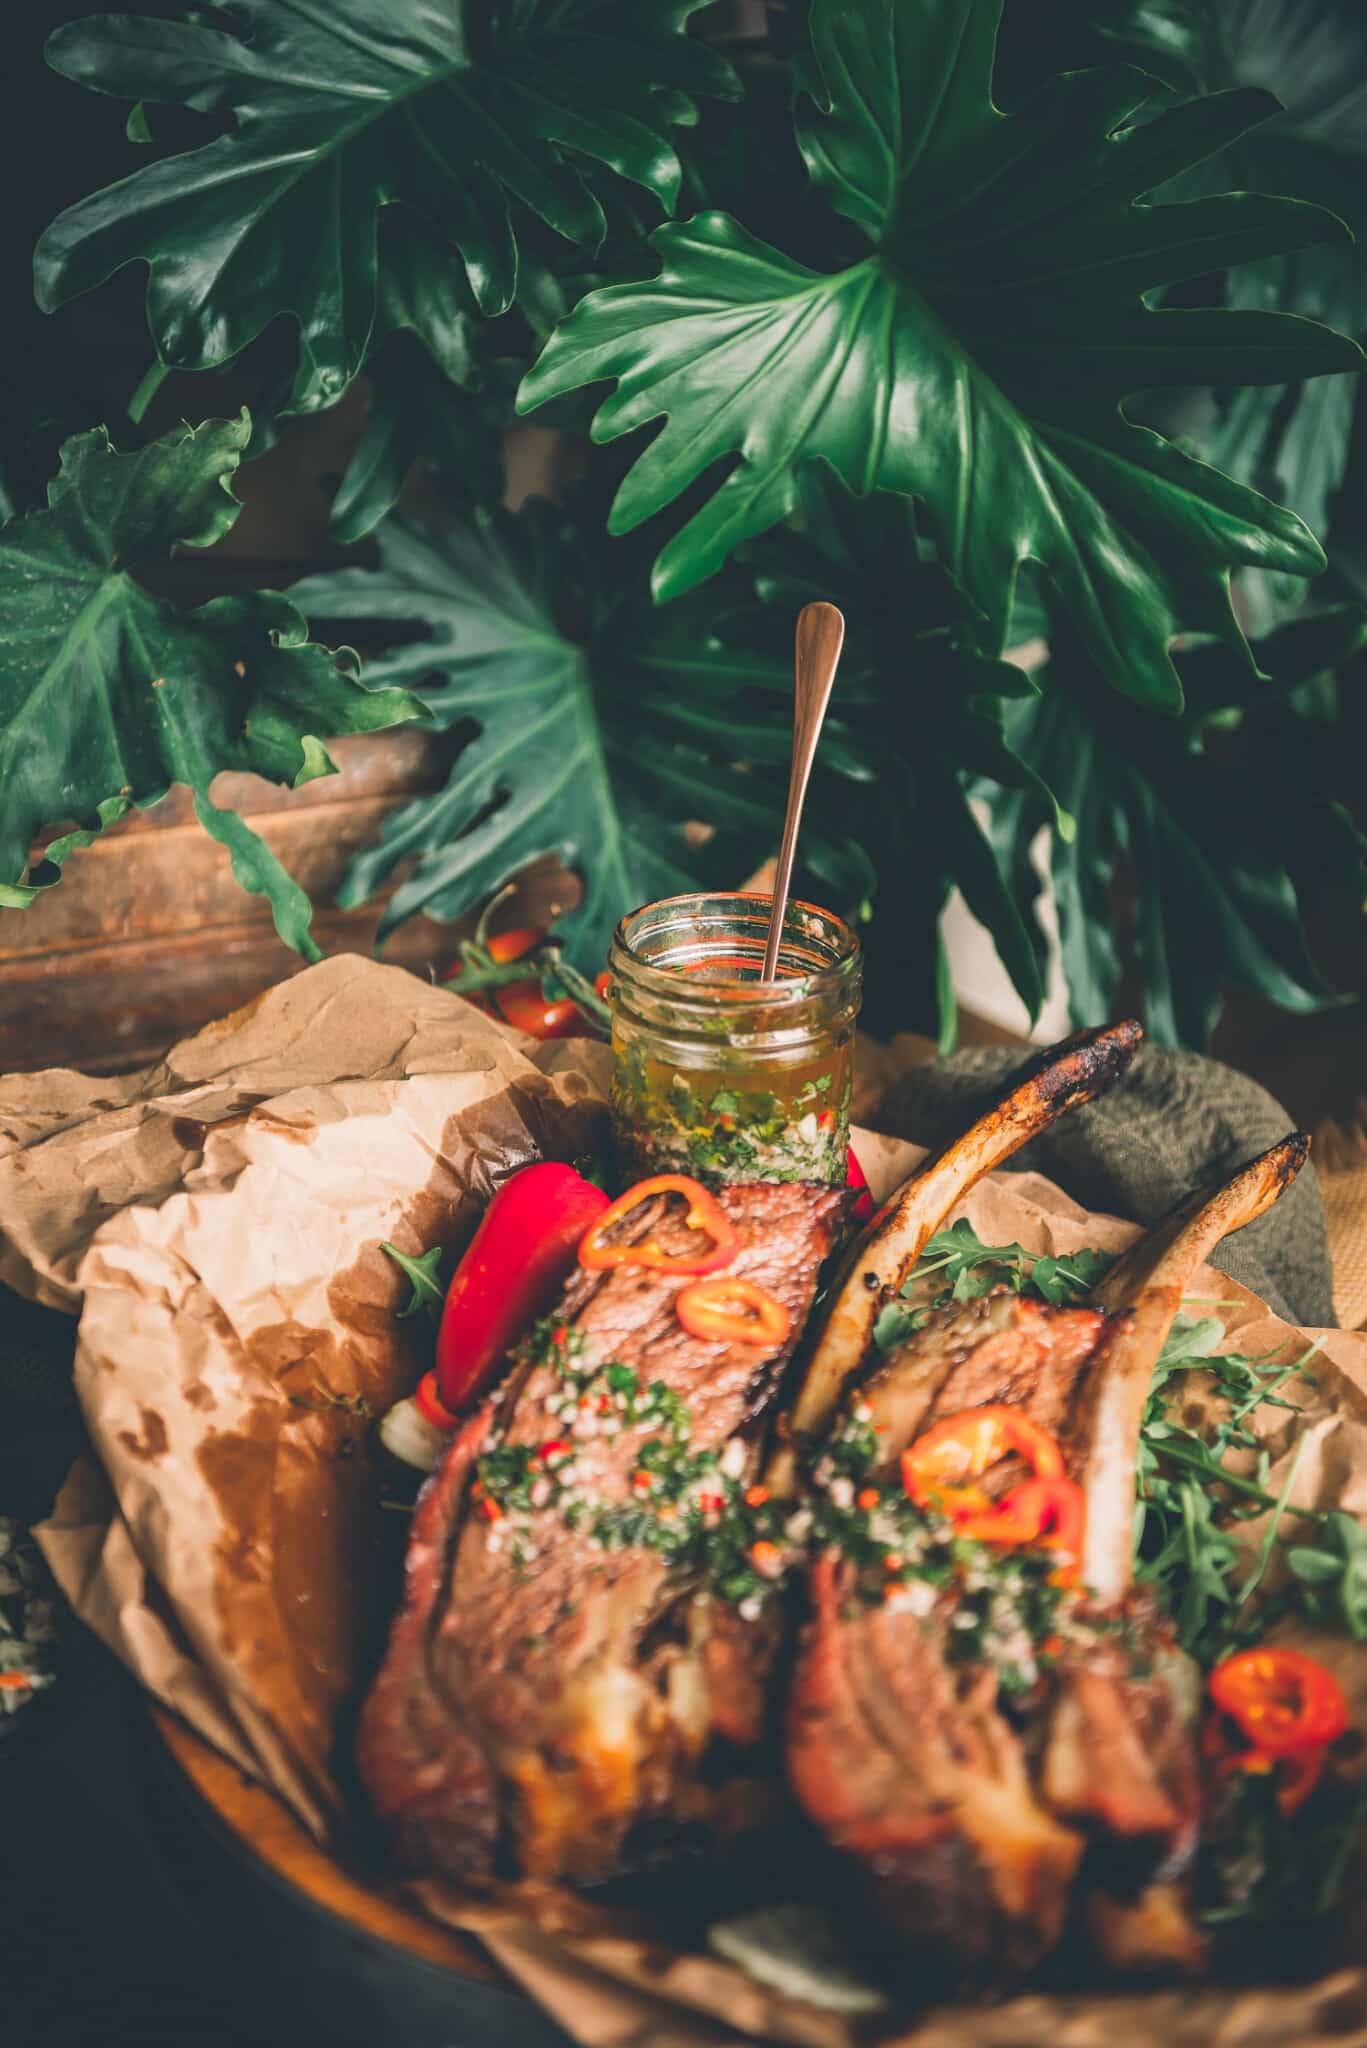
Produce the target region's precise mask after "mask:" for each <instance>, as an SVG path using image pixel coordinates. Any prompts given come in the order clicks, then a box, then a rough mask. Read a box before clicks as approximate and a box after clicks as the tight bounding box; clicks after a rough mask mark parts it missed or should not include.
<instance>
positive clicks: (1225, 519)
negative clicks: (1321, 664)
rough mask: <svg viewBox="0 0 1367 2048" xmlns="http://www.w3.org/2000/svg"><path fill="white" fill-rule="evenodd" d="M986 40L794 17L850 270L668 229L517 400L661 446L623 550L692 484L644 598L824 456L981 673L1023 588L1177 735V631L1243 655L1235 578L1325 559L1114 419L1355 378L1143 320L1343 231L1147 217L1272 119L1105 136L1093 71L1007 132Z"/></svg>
mask: <svg viewBox="0 0 1367 2048" xmlns="http://www.w3.org/2000/svg"><path fill="white" fill-rule="evenodd" d="M999 13H1000V0H864V4H863V5H861V6H859V7H857V8H854V7H850V6H848V5H846V4H844V0H812V6H811V15H810V20H811V33H812V43H813V62H812V67H811V70H810V72H809V74H808V77H809V85H810V90H811V94H812V99H811V101H810V102H809V103H808V105H807V106H806V107H805V109H804V110H803V111H802V112H801V113H800V115H799V141H800V143H801V146H802V149H803V152H804V155H805V157H806V160H807V164H808V169H809V172H810V175H811V177H812V180H813V182H814V183H815V185H816V186H817V188H818V189H819V190H820V191H821V192H823V193H824V195H825V196H826V198H827V199H828V200H829V202H830V204H831V205H832V206H833V207H834V208H835V209H836V211H837V212H838V213H839V214H841V215H842V216H843V217H844V218H845V220H847V221H848V222H850V223H852V230H851V233H852V234H853V233H854V232H855V231H857V234H858V236H859V237H860V238H861V240H862V245H863V247H864V249H865V251H866V253H864V254H862V255H861V254H858V253H857V252H855V253H856V260H853V261H850V262H848V263H847V264H846V265H845V266H844V267H843V268H839V269H836V270H834V271H831V272H820V271H815V270H812V269H810V268H808V267H807V266H805V265H802V264H799V263H796V262H794V261H792V260H791V259H790V258H788V257H787V256H785V255H783V254H782V253H781V252H780V251H778V250H777V249H774V248H772V247H769V246H767V245H766V244H764V243H761V242H759V241H757V240H756V239H755V237H754V236H752V235H750V234H748V233H747V232H746V230H745V229H744V228H742V227H741V226H739V225H738V223H737V222H735V221H734V220H732V219H731V218H730V217H729V216H727V215H723V214H718V213H704V214H700V215H699V216H698V217H697V218H696V219H694V220H692V221H689V222H685V223H682V224H677V225H674V224H671V225H667V226H666V227H664V228H661V229H658V230H657V231H656V233H655V235H654V236H653V237H652V240H653V242H654V245H655V247H656V248H657V250H658V252H659V255H660V265H661V267H660V272H659V275H658V277H656V278H653V279H649V280H646V281H644V282H641V283H632V284H624V285H619V286H612V287H609V288H607V289H605V290H602V291H598V292H594V293H591V294H590V295H589V296H588V297H587V298H585V299H584V300H582V301H581V302H580V304H579V305H578V306H577V307H576V308H575V310H574V311H573V312H572V313H571V314H570V316H569V318H568V319H567V320H565V321H564V322H563V324H562V325H561V326H560V327H559V328H558V330H557V331H556V333H555V334H553V335H552V337H551V339H550V342H549V343H548V345H547V347H546V349H545V350H544V351H543V353H542V355H541V357H540V359H539V361H538V362H537V363H536V364H535V365H534V367H533V369H532V370H531V372H530V373H529V375H528V377H527V378H526V380H525V381H524V384H523V389H522V397H521V401H520V402H521V404H522V405H523V407H524V409H529V408H531V407H534V406H536V405H539V404H540V403H541V402H543V401H544V400H546V399H549V398H554V397H556V396H558V395H560V394H563V393H565V392H567V391H570V390H573V389H576V388H578V387H580V386H583V385H587V384H593V383H598V382H601V381H604V380H608V379H611V380H613V381H615V384H616V390H615V391H614V392H613V393H612V394H611V395H610V396H609V397H608V398H606V399H605V400H604V401H603V403H602V405H601V406H600V408H599V411H598V413H597V416H596V420H595V425H594V434H595V438H596V439H598V440H600V441H609V440H612V439H615V438H616V437H617V436H618V435H621V434H625V433H628V432H630V431H632V430H634V429H638V428H642V427H645V426H647V425H650V424H652V423H654V424H657V425H658V427H659V431H658V432H657V433H656V434H655V436H654V438H653V439H652V440H651V442H650V444H649V446H648V447H647V448H646V449H645V451H644V453H642V454H641V455H640V456H638V458H637V460H636V462H635V464H634V466H633V467H632V469H631V470H630V472H629V474H628V475H627V477H626V479H625V481H624V483H623V485H622V487H621V490H620V492H619V493H618V496H617V499H616V502H615V505H614V507H613V513H612V521H611V524H612V527H613V530H614V531H616V532H624V531H627V530H628V529H630V528H633V527H635V526H637V525H638V524H640V523H641V522H643V521H645V520H647V519H649V518H650V517H651V516H652V515H654V514H657V513H659V512H661V511H662V510H664V508H666V507H668V506H670V505H673V504H674V503H675V502H676V501H677V500H678V499H679V498H680V496H681V495H682V494H683V493H685V492H686V491H690V490H691V489H693V487H695V486H697V485H698V484H699V480H700V479H702V478H704V477H706V479H707V483H708V485H709V486H711V485H714V484H715V488H712V489H711V491H710V495H708V496H706V498H705V500H704V502H702V504H701V505H700V506H699V507H698V508H697V509H695V510H693V511H692V515H691V516H690V517H689V518H688V520H687V522H686V523H685V525H684V526H683V528H682V530H681V531H680V532H678V533H677V534H676V535H675V536H674V538H673V539H672V540H671V541H669V542H668V543H667V544H666V546H665V548H664V550H663V552H662V553H661V555H660V557H659V560H658V562H657V564H656V569H655V588H656V591H657V594H658V595H659V596H661V597H670V596H673V595H675V594H676V593H678V592H680V591H683V590H687V589H688V588H690V587H691V586H693V585H695V584H697V583H699V582H700V581H702V580H703V579H704V578H706V577H708V576H710V575H712V574H713V573H714V572H715V571H716V570H717V569H718V568H719V567H720V565H721V564H722V562H723V561H725V559H726V558H727V556H728V555H729V554H730V553H731V552H732V550H733V549H734V548H735V547H736V546H737V545H738V544H739V543H741V542H743V541H744V540H746V539H748V538H750V537H752V536H754V535H756V534H759V533H761V532H763V531H765V530H766V529H768V528H769V527H772V526H774V525H775V524H776V523H777V522H779V521H780V520H783V519H785V518H787V517H788V516H789V515H790V514H791V512H792V511H793V508H794V504H795V502H796V492H797V489H798V480H799V476H800V474H801V471H802V469H803V467H804V465H806V464H808V463H810V462H812V461H813V460H814V459H817V458H819V459H821V460H823V461H824V462H826V463H828V464H829V465H830V466H831V467H832V468H833V469H835V470H836V471H837V472H838V473H839V475H840V476H841V478H842V479H843V480H844V482H845V483H846V484H847V485H848V486H849V487H850V488H851V489H852V490H855V491H857V492H867V491H870V490H873V489H882V490H888V491H895V492H898V493H902V494H905V495H907V496H910V497H915V498H917V499H919V500H921V501H922V502H923V503H924V505H925V508H926V515H927V519H928V523H929V526H930V530H931V532H932V534H933V536H934V538H935V541H936V543H937V546H938V548H939V550H940V553H941V557H942V559H943V561H944V562H945V564H946V566H947V567H948V568H949V570H950V571H951V573H952V574H953V575H954V577H955V578H956V580H957V581H958V583H959V584H960V586H961V587H962V589H963V590H964V591H965V592H966V594H967V595H968V597H969V599H970V600H971V602H972V604H973V606H974V608H975V611H976V614H977V618H978V626H977V638H978V645H979V647H980V648H981V650H982V651H983V652H985V653H987V654H989V655H990V654H995V653H997V652H998V651H999V650H1000V647H1001V645H1002V644H1003V639H1004V635H1005V631H1006V625H1007V620H1008V617H1009V611H1010V604H1011V593H1012V587H1013V584H1014V581H1015V577H1016V573H1017V569H1018V566H1019V564H1020V562H1021V561H1022V560H1024V559H1026V558H1030V559H1033V560H1035V561H1037V562H1039V563H1041V564H1042V565H1043V567H1044V569H1045V570H1046V572H1047V574H1048V576H1049V579H1050V582H1051V584H1052V586H1053V588H1054V591H1055V592H1056V594H1057V597H1058V599H1059V601H1060V602H1061V604H1062V605H1063V606H1064V607H1065V608H1066V609H1067V611H1068V612H1069V614H1070V615H1071V617H1072V619H1073V621H1074V624H1075V626H1076V629H1077V631H1078V632H1079V634H1080V635H1081V636H1082V638H1083V640H1084V643H1085V644H1086V646H1087V648H1088V650H1089V652H1090V654H1091V656H1092V658H1093V660H1094V661H1095V662H1096V664H1097V665H1098V667H1099V668H1100V669H1101V670H1102V672H1103V673H1104V674H1105V675H1107V676H1108V677H1109V678H1110V679H1111V681H1112V682H1114V683H1115V684H1117V685H1118V686H1119V687H1120V688H1122V689H1124V690H1126V691H1127V692H1129V693H1130V694H1131V695H1133V696H1135V697H1138V698H1142V699H1146V700H1148V701H1149V702H1152V703H1154V704H1158V705H1163V706H1166V707H1168V708H1175V707H1176V706H1178V705H1179V704H1180V701H1181V697H1180V688H1179V685H1178V681H1177V677H1176V672H1175V671H1174V669H1173V667H1172V664H1171V662H1170V660H1169V657H1168V651H1167V650H1168V644H1169V642H1170V640H1171V639H1172V637H1173V636H1174V634H1175V633H1176V632H1177V631H1178V630H1179V628H1187V629H1199V630H1204V631H1208V632H1212V633H1223V634H1225V635H1227V636H1229V637H1231V638H1234V639H1236V640H1237V638H1238V635H1237V628H1236V627H1235V625H1234V621H1233V618H1232V615H1231V612H1230V608H1229V599H1228V581H1229V573H1230V570H1231V569H1232V568H1233V567H1234V566H1236V565H1237V564H1240V563H1249V564H1255V565H1258V566H1262V567H1267V568H1275V569H1279V570H1283V571H1288V572H1294V573H1297V574H1310V573H1313V572H1315V571H1316V570H1317V569H1318V568H1319V567H1321V566H1322V563H1323V557H1322V555H1321V552H1320V550H1319V547H1318V545H1317V543H1316V542H1315V540H1314V538H1313V537H1312V535H1311V534H1310V533H1309V531H1308V530H1307V529H1306V528H1305V527H1304V526H1303V525H1302V523H1301V522H1300V520H1299V519H1297V518H1296V517H1295V516H1294V515H1293V514H1291V513H1289V512H1284V511H1282V510H1280V509H1279V508H1278V507H1277V506H1276V505H1274V504H1272V503H1270V502H1269V501H1268V500H1267V499H1265V498H1264V497H1262V496H1261V495H1259V494H1258V493H1256V492H1254V491H1252V490H1250V489H1248V488H1247V487H1246V486H1244V485H1241V484H1239V483H1236V482H1234V481H1232V480H1231V479H1229V478H1227V477H1225V476H1222V475H1220V474H1219V473H1218V472H1216V471H1214V470H1213V469H1211V468H1209V467H1208V466H1206V465H1204V464H1202V463H1200V462H1198V461H1195V460H1194V459H1192V458H1191V457H1190V456H1188V455H1186V454H1184V453H1182V452H1181V451H1180V450H1178V449H1177V448H1176V447H1174V446H1172V445H1170V444H1168V443H1166V442H1165V441H1164V440H1163V439H1162V438H1161V437H1160V436H1158V435H1157V434H1155V433H1152V432H1150V431H1148V430H1146V429H1143V428H1140V427H1138V426H1135V425H1132V424H1130V423H1129V422H1128V421H1127V420H1126V419H1125V418H1124V415H1123V413H1122V411H1121V401H1122V400H1123V399H1124V397H1125V396H1126V395H1127V394H1129V393H1131V392H1133V391H1135V390H1136V389H1139V388H1141V387H1143V388H1153V387H1159V386H1164V385H1169V384H1176V385H1190V384H1193V383H1226V382H1274V383H1275V382H1280V381H1284V380H1285V379H1287V378H1289V377H1298V376H1303V375H1310V374H1317V373H1320V372H1327V371H1335V370H1347V369H1353V368H1356V367H1358V366H1360V364H1361V362H1362V357H1361V353H1360V351H1359V350H1358V349H1357V347H1356V345H1355V344H1354V343H1352V342H1351V341H1348V340H1345V339H1344V338H1343V337H1341V336H1338V335H1336V334H1334V333H1332V332H1331V331H1329V330H1327V329H1325V328H1323V327H1320V326H1318V325H1316V324H1314V323H1312V322H1309V321H1304V320H1297V319H1291V318H1287V317H1284V316H1280V315H1276V314H1271V313H1254V312H1245V313H1230V312H1226V311H1202V310H1194V311H1169V310H1151V309H1150V308H1149V307H1148V306H1147V305H1146V304H1145V302H1144V301H1145V295H1146V294H1150V293H1152V292H1153V291H1155V290H1156V289H1157V288H1158V287H1160V286H1162V285H1164V284H1167V283H1169V282H1171V281H1173V280H1175V279H1178V278H1183V277H1190V276H1193V275H1197V274H1201V273H1205V272H1207V271H1209V270H1211V269H1213V268H1223V267H1225V266H1227V265H1230V264H1233V263H1236V262H1239V261H1243V260H1246V259H1249V258H1253V257H1262V256H1267V255H1269V254H1271V253H1273V252H1276V251H1282V250H1286V249H1288V248H1295V247H1300V246H1306V245H1310V244H1315V243H1319V242H1323V241H1325V240H1328V239H1331V238H1334V237H1338V236H1341V235H1342V234H1343V232H1344V230H1343V228H1342V224H1341V223H1340V222H1339V221H1337V220H1336V219H1335V218H1334V217H1333V216H1331V215H1329V214H1326V213H1324V212H1322V211H1320V210H1318V209H1316V208H1314V207H1309V206H1303V205H1300V204H1297V203H1295V202H1293V201H1287V200H1282V199H1275V198H1259V197H1256V196H1249V195H1247V194H1233V195H1225V196H1219V197H1212V198H1207V199H1204V200H1201V201H1199V202H1196V203H1193V204H1191V205H1185V206H1156V205H1149V204H1144V203H1140V202H1141V201H1142V200H1143V196H1144V195H1145V194H1147V193H1149V192H1151V191H1152V190H1153V189H1154V188H1155V187H1156V186H1158V185H1161V184H1163V183H1165V182H1166V181H1167V180H1169V179H1170V178H1172V177H1173V176H1175V175H1176V174H1177V172H1179V171H1180V170H1182V169H1183V168H1184V167H1186V166H1187V165H1189V164H1191V163H1193V162H1194V161H1196V160H1197V159H1199V158H1201V157H1204V156H1206V155H1208V154H1210V153H1212V152H1214V151H1216V150H1218V149H1219V148H1221V147H1222V146H1223V145H1224V144H1226V143H1227V142H1229V141H1231V140H1232V139H1233V138H1235V137H1236V136H1238V135H1240V134H1242V133H1243V132H1244V131H1245V130H1247V129H1248V128H1249V127H1250V125H1251V124H1253V123H1254V122H1256V121H1258V120H1260V119H1262V118H1264V117H1265V116H1266V115H1267V114H1268V113H1269V112H1270V111H1271V110H1272V108H1273V106H1274V105H1275V102H1273V101H1272V100H1271V98H1270V95H1268V94H1265V93H1259V92H1233V93H1226V94H1221V95H1217V96H1215V97H1213V98H1210V99H1208V100H1205V101H1201V102H1198V103H1195V104H1193V105H1191V106H1187V107H1181V108H1176V109H1170V110H1169V111H1167V112H1165V113H1162V114H1160V115H1159V116H1158V117H1157V118H1156V119H1154V120H1152V121H1148V122H1145V123H1143V124H1133V123H1132V124H1131V125H1126V124H1127V122H1129V120H1130V117H1131V116H1132V115H1133V114H1134V112H1135V110H1136V109H1137V108H1138V107H1139V106H1140V105H1141V103H1142V102H1143V101H1144V100H1145V98H1146V97H1147V96H1148V95H1149V93H1150V92H1151V90H1152V89H1153V88H1152V81H1150V80H1148V79H1146V78H1145V77H1144V76H1143V74H1141V73H1138V72H1135V71H1133V70H1130V69H1127V68H1117V69H1113V70H1104V71H1089V72H1080V73H1074V74H1071V75H1068V76H1065V77H1061V78H1058V79H1056V80H1054V81H1053V83H1052V85H1051V87H1050V88H1049V90H1048V91H1047V92H1046V93H1044V94H1043V95H1042V96H1041V97H1039V98H1038V99H1037V100H1036V101H1034V102H1032V103H1031V104H1030V105H1029V106H1028V107H1027V108H1025V109H1024V110H1022V111H1020V112H1018V113H1012V114H1004V113H1002V112H1001V111H999V109H998V108H997V107H996V106H995V105H994V104H993V101H992V97H991V78H992V61H993V48H994V41H995V35H996V28H997V20H998V15H999ZM870 244H871V245H872V246H871V247H869V245H870ZM661 423H662V424H661ZM723 464H725V465H727V466H728V467H727V469H726V473H725V475H724V476H721V471H720V467H719V466H720V465H723ZM718 477H721V480H720V481H719V482H718V481H717V478H718Z"/></svg>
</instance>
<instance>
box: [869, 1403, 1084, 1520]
mask: <svg viewBox="0 0 1367 2048" xmlns="http://www.w3.org/2000/svg"><path fill="white" fill-rule="evenodd" d="M1012 1452H1015V1454H1016V1455H1017V1456H1018V1457H1021V1458H1023V1459H1024V1460H1025V1462H1026V1464H1027V1465H1028V1466H1029V1467H1030V1470H1031V1472H1032V1473H1033V1475H1034V1477H1035V1478H1036V1479H1062V1477H1063V1453H1062V1451H1061V1450H1060V1449H1059V1447H1058V1445H1057V1444H1056V1443H1055V1442H1054V1439H1053V1438H1052V1437H1051V1436H1050V1434H1049V1432H1048V1430H1047V1429H1041V1428H1040V1426H1039V1424H1038V1423H1037V1422H1032V1421H1031V1420H1030V1417H1029V1416H1028V1415H1027V1414H1026V1413H1025V1411H1024V1409H1023V1408H1010V1407H1007V1406H1005V1405H1004V1404H1003V1403H1000V1402H998V1403H994V1404H993V1405H991V1406H989V1407H986V1408H966V1409H964V1410H963V1412H962V1413H961V1414H959V1415H949V1416H946V1418H945V1420H944V1421H943V1422H937V1423H936V1424H935V1426H934V1428H933V1429H928V1430H927V1431H926V1433H925V1435H924V1436H919V1437H917V1439H916V1441H915V1443H914V1444H912V1446H911V1448H910V1449H909V1450H906V1451H903V1453H902V1482H903V1484H904V1485H905V1487H906V1490H907V1492H908V1493H909V1494H910V1495H911V1497H912V1499H913V1500H914V1501H915V1502H916V1504H917V1506H918V1507H923V1508H925V1507H931V1508H938V1509H939V1510H940V1512H941V1513H942V1514H946V1515H953V1516H954V1517H955V1519H956V1520H960V1519H962V1518H963V1517H964V1516H965V1515H983V1514H988V1513H990V1512H991V1510H992V1508H993V1506H994V1505H995V1504H994V1502H993V1501H992V1499H991V1497H990V1496H989V1495H988V1494H987V1493H985V1492H984V1491H983V1489H982V1487H981V1486H979V1485H978V1484H977V1481H978V1480H979V1479H981V1477H982V1475H983V1474H984V1472H987V1471H989V1470H990V1469H991V1467H992V1466H993V1465H996V1464H999V1463H1000V1461H1001V1460H1002V1459H1003V1458H1005V1457H1007V1456H1009V1455H1010V1454H1011V1453H1012Z"/></svg>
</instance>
